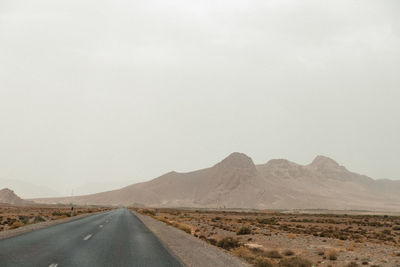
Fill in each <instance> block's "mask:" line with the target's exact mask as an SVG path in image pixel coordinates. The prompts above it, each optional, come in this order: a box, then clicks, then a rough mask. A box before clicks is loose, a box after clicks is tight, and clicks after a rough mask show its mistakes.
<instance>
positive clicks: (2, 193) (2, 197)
mask: <svg viewBox="0 0 400 267" xmlns="http://www.w3.org/2000/svg"><path fill="white" fill-rule="evenodd" d="M0 203H1V204H11V205H17V206H19V205H29V204H34V202H32V201H27V200H23V199H22V198H20V197H19V196H17V195H16V194H15V193H14V191H12V190H10V189H8V188H4V189H1V190H0Z"/></svg>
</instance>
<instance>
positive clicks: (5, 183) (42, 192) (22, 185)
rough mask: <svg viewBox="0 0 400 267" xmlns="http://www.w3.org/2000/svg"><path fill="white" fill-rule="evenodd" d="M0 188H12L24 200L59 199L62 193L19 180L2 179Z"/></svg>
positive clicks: (0, 179)
mask: <svg viewBox="0 0 400 267" xmlns="http://www.w3.org/2000/svg"><path fill="white" fill-rule="evenodd" d="M0 188H12V189H13V190H14V191H15V192H18V195H19V196H20V197H22V198H24V199H28V198H37V197H59V196H62V195H61V194H60V193H58V192H56V191H54V190H53V189H51V188H49V187H47V186H43V185H37V184H31V183H29V182H25V181H21V180H18V179H7V178H0Z"/></svg>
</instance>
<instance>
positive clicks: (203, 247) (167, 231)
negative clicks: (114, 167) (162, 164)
mask: <svg viewBox="0 0 400 267" xmlns="http://www.w3.org/2000/svg"><path fill="white" fill-rule="evenodd" d="M133 213H134V214H135V215H136V216H137V217H138V218H139V219H140V220H141V221H142V222H143V223H144V224H145V225H146V226H147V227H148V228H149V229H150V230H151V231H152V232H153V233H154V234H155V235H156V236H157V237H158V238H160V240H161V241H162V242H163V243H164V244H165V245H166V246H167V247H168V248H169V249H170V250H171V252H172V253H174V254H175V256H177V257H178V258H179V259H180V260H181V261H182V262H183V263H184V264H185V266H190V267H200V266H211V265H210V264H212V266H213V267H226V266H230V267H244V266H250V265H248V264H247V263H244V262H243V261H241V260H240V259H238V258H235V257H233V256H231V255H229V254H228V253H227V252H225V251H224V250H222V249H220V248H218V247H215V246H212V245H210V244H208V243H206V242H204V241H201V240H199V239H198V238H195V237H194V236H191V235H189V234H187V233H185V232H183V231H181V230H179V229H176V228H174V227H172V226H169V225H166V224H165V223H163V222H160V221H157V220H155V219H153V218H151V217H149V216H146V215H142V214H138V213H137V212H133Z"/></svg>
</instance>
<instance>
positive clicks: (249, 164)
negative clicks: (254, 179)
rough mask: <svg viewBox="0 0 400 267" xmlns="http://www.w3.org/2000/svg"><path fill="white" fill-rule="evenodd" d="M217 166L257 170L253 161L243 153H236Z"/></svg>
mask: <svg viewBox="0 0 400 267" xmlns="http://www.w3.org/2000/svg"><path fill="white" fill-rule="evenodd" d="M217 166H224V167H232V168H240V169H255V167H256V166H255V165H254V163H253V160H252V159H251V158H250V157H249V156H247V155H246V154H243V153H238V152H234V153H232V154H230V155H229V156H228V157H226V158H225V159H224V160H222V161H221V162H220V163H218V164H217Z"/></svg>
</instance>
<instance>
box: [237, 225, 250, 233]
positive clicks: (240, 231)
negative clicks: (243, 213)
mask: <svg viewBox="0 0 400 267" xmlns="http://www.w3.org/2000/svg"><path fill="white" fill-rule="evenodd" d="M236 234H237V235H249V234H251V229H250V228H249V227H245V226H244V227H242V228H240V229H239V231H237V233H236Z"/></svg>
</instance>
